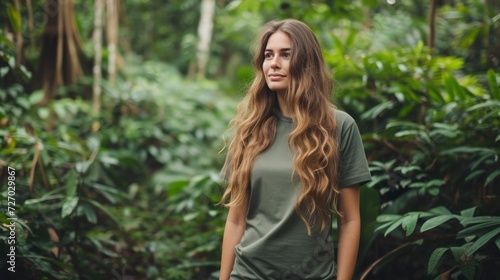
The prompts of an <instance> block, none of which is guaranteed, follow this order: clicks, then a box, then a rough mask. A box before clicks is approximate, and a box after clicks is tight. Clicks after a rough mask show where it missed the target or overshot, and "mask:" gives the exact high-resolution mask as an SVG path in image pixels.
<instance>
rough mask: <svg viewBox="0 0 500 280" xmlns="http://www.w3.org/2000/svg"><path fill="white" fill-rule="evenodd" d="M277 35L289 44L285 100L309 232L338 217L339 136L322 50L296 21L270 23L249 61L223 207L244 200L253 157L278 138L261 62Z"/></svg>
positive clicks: (299, 210)
mask: <svg viewBox="0 0 500 280" xmlns="http://www.w3.org/2000/svg"><path fill="white" fill-rule="evenodd" d="M277 31H282V32H284V33H286V34H287V35H288V36H289V37H290V40H291V44H292V50H291V59H290V69H289V74H290V77H291V79H290V84H289V87H288V90H287V92H286V94H285V102H286V103H287V106H288V107H289V108H291V109H292V110H293V116H292V121H293V123H294V125H295V128H294V130H293V131H292V132H291V134H290V135H289V137H288V142H289V144H290V145H292V146H293V147H294V149H295V151H296V152H295V155H294V173H295V174H297V175H298V176H299V178H300V181H301V184H302V192H301V193H300V194H299V196H298V198H297V202H296V205H295V209H296V211H297V214H298V215H299V217H300V218H301V219H302V220H303V221H304V223H305V225H306V227H307V231H308V234H311V231H312V229H313V228H317V227H318V226H319V228H320V229H321V230H324V229H325V228H326V227H327V226H330V225H331V217H332V211H335V212H337V213H338V211H337V207H336V205H337V194H338V193H339V191H338V186H337V182H338V180H337V177H338V169H339V160H338V158H339V154H338V139H339V137H338V135H336V134H337V133H336V122H335V113H334V107H333V105H332V103H331V102H330V99H331V93H332V87H333V82H332V79H331V77H330V74H329V72H328V69H327V68H326V65H325V62H324V59H323V55H322V53H321V47H320V45H319V43H318V41H317V39H316V37H315V36H314V33H313V32H312V30H311V29H310V28H309V27H308V26H307V25H305V24H304V23H302V22H300V21H298V20H293V19H288V20H282V21H271V22H269V23H267V24H266V25H265V26H264V27H263V29H262V31H261V35H260V37H259V40H258V41H257V44H258V45H257V48H256V50H255V54H254V60H253V63H254V67H255V72H256V73H255V78H254V80H253V82H252V84H251V85H250V87H249V89H248V92H247V94H246V96H245V98H244V99H243V100H242V102H241V103H240V104H239V105H238V108H237V114H236V117H235V118H234V119H233V120H232V121H231V123H230V128H229V130H230V131H233V132H234V134H233V136H232V139H231V140H230V142H229V145H228V151H227V157H226V162H225V164H224V167H223V176H224V179H225V182H226V184H227V187H226V189H225V192H224V195H223V196H222V199H221V203H223V204H224V205H225V206H228V207H231V206H234V205H239V204H240V203H241V202H242V201H243V199H247V198H248V195H249V193H248V188H249V182H250V173H251V169H252V166H253V164H254V162H255V159H256V157H257V156H258V155H259V154H261V153H262V152H263V151H265V150H266V149H267V148H268V147H269V146H270V145H271V144H272V143H273V141H274V138H275V135H276V124H277V117H276V116H275V115H274V114H273V113H272V109H273V107H274V106H276V105H275V104H274V103H275V102H276V101H275V98H276V96H275V93H274V92H273V91H271V90H270V89H269V88H268V86H267V84H266V80H265V74H264V72H263V70H262V64H263V61H264V50H265V48H266V45H267V42H268V40H269V37H271V35H272V34H274V33H275V32H277ZM292 176H293V174H292ZM228 200H229V202H228V203H227V201H228ZM332 207H333V209H332Z"/></svg>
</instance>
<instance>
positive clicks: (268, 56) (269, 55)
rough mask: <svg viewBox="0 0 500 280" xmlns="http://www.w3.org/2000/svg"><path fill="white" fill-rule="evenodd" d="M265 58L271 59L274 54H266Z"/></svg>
mask: <svg viewBox="0 0 500 280" xmlns="http://www.w3.org/2000/svg"><path fill="white" fill-rule="evenodd" d="M264 57H265V58H271V57H273V54H272V53H265V54H264Z"/></svg>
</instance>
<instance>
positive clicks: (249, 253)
mask: <svg viewBox="0 0 500 280" xmlns="http://www.w3.org/2000/svg"><path fill="white" fill-rule="evenodd" d="M335 113H336V122H337V129H338V130H339V131H340V146H339V149H340V177H339V187H340V188H344V187H348V186H351V185H355V184H362V183H364V182H366V181H369V180H370V179H371V177H370V172H369V170H368V163H367V160H366V156H365V152H364V148H363V143H362V141H361V136H360V133H359V129H358V127H357V125H356V123H355V121H354V120H353V118H352V117H351V116H349V115H348V114H347V113H345V112H342V111H338V110H335ZM274 114H275V115H276V117H277V118H278V122H277V129H276V137H275V140H274V142H273V144H272V145H271V146H270V147H269V148H268V149H267V150H266V151H264V152H263V153H262V154H260V155H259V156H258V157H257V159H256V161H255V163H254V166H253V168H252V171H251V177H250V180H251V182H250V197H249V205H248V212H247V217H246V229H245V232H244V234H243V236H242V238H241V241H240V243H239V244H238V245H237V246H236V247H235V253H236V258H235V262H234V266H233V271H232V272H231V277H230V279H231V280H236V279H245V280H248V279H258V280H263V279H273V280H274V279H321V280H324V279H334V278H335V275H336V268H335V260H334V257H335V254H334V247H333V241H332V228H331V227H329V228H327V229H325V230H323V231H322V232H319V231H316V232H313V234H312V235H311V236H308V235H307V228H306V226H305V224H304V222H303V221H302V220H301V219H300V217H299V216H298V214H297V212H296V211H295V203H296V201H297V197H298V194H299V193H300V191H301V185H300V180H295V182H294V183H293V184H292V172H293V149H292V150H291V149H290V146H289V144H288V135H289V134H290V132H291V131H292V130H293V128H294V125H293V123H292V120H291V119H290V118H288V117H285V116H283V115H282V114H281V113H280V112H279V110H278V109H274Z"/></svg>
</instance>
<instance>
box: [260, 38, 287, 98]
mask: <svg viewBox="0 0 500 280" xmlns="http://www.w3.org/2000/svg"><path fill="white" fill-rule="evenodd" d="M291 52H292V43H291V41H290V37H289V36H288V35H287V34H286V33H284V32H282V31H277V32H275V33H274V34H273V35H271V37H269V40H268V41H267V45H266V48H265V50H264V62H263V63H262V70H263V72H264V76H265V77H266V83H267V86H268V87H269V89H271V90H272V91H275V92H277V93H278V94H280V93H284V92H285V91H286V90H287V89H288V85H289V81H290V75H289V67H290V58H291Z"/></svg>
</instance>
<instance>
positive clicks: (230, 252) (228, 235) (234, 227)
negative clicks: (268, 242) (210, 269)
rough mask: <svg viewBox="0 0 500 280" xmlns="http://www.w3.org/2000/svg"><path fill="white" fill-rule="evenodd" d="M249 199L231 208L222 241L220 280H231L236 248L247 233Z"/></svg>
mask: <svg viewBox="0 0 500 280" xmlns="http://www.w3.org/2000/svg"><path fill="white" fill-rule="evenodd" d="M247 207H248V199H247V200H245V201H244V202H243V203H241V204H240V205H238V206H232V207H229V213H228V214H227V220H226V226H225V228H224V237H223V239H222V260H221V266H220V277H219V280H229V275H230V274H231V271H232V270H233V264H234V258H235V253H234V247H236V245H238V243H240V240H241V236H243V233H244V232H245V227H246V216H247Z"/></svg>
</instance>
